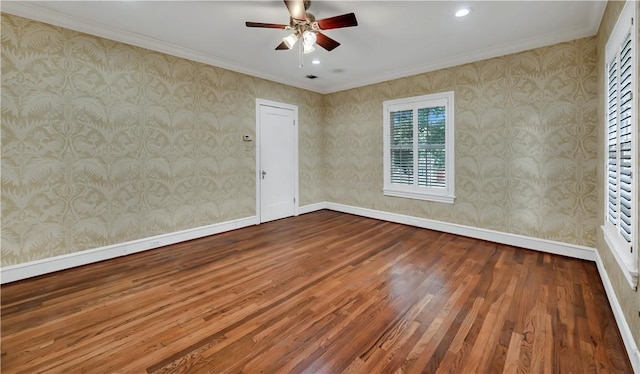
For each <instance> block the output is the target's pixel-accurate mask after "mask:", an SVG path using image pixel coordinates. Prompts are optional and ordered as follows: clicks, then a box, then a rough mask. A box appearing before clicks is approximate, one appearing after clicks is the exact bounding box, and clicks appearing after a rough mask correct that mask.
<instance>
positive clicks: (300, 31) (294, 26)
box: [246, 0, 358, 53]
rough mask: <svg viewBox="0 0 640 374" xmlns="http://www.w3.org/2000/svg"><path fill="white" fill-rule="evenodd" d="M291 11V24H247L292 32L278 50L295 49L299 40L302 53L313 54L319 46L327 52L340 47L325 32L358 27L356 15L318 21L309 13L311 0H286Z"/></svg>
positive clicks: (344, 15)
mask: <svg viewBox="0 0 640 374" xmlns="http://www.w3.org/2000/svg"><path fill="white" fill-rule="evenodd" d="M284 3H285V5H286V6H287V9H288V10H289V14H290V15H291V16H290V17H289V24H288V25H284V24H277V23H262V22H246V25H247V27H261V28H267V29H282V30H292V31H293V33H292V34H290V35H288V36H286V37H284V38H283V40H282V43H280V44H279V45H278V46H277V47H276V50H278V51H279V50H289V49H291V48H293V46H294V45H295V44H296V42H297V41H298V40H299V39H302V43H301V44H300V51H301V53H302V52H304V53H311V52H313V50H314V49H315V47H314V45H315V44H318V45H319V46H321V47H322V48H324V49H326V50H327V51H332V50H334V49H335V48H336V47H338V46H339V45H340V43H338V42H337V41H335V40H333V39H331V38H330V37H328V36H326V35H325V34H323V33H322V32H321V31H323V30H331V29H339V28H342V27H351V26H358V21H357V20H356V15H355V14H353V13H347V14H343V15H340V16H335V17H330V18H325V19H321V20H318V21H316V17H315V16H314V15H313V14H311V13H308V12H307V9H309V7H310V6H311V0H284Z"/></svg>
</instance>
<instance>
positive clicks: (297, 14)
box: [284, 0, 307, 21]
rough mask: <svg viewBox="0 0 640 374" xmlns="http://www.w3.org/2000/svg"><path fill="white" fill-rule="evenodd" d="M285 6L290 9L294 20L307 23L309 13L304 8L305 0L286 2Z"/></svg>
mask: <svg viewBox="0 0 640 374" xmlns="http://www.w3.org/2000/svg"><path fill="white" fill-rule="evenodd" d="M284 4H285V5H286V6H287V9H289V14H291V17H292V18H293V19H297V20H298V21H306V20H307V11H306V9H305V8H304V1H303V0H284Z"/></svg>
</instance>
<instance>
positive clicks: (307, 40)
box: [302, 31, 318, 47]
mask: <svg viewBox="0 0 640 374" xmlns="http://www.w3.org/2000/svg"><path fill="white" fill-rule="evenodd" d="M316 40H318V37H317V36H316V33H315V32H313V31H305V32H304V33H303V34H302V41H303V42H304V45H305V47H306V46H313V45H314V44H316Z"/></svg>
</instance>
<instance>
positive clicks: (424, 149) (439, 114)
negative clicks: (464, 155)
mask: <svg viewBox="0 0 640 374" xmlns="http://www.w3.org/2000/svg"><path fill="white" fill-rule="evenodd" d="M445 116H446V108H445V107H443V106H438V107H431V108H420V109H418V142H417V145H418V186H427V187H440V188H444V187H445V178H444V177H445V173H446V169H445V157H446V150H445V140H446V135H445Z"/></svg>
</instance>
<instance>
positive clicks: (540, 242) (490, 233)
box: [314, 203, 596, 261]
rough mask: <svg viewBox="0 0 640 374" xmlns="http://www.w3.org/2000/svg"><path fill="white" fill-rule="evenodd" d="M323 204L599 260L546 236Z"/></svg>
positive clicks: (589, 252) (592, 253) (587, 250)
mask: <svg viewBox="0 0 640 374" xmlns="http://www.w3.org/2000/svg"><path fill="white" fill-rule="evenodd" d="M314 205H319V204H314ZM324 207H325V208H326V209H331V210H335V211H338V212H343V213H349V214H355V215H358V216H363V217H369V218H375V219H380V220H383V221H389V222H395V223H402V224H404V225H409V226H416V227H421V228H424V229H430V230H436V231H442V232H447V233H450V234H456V235H462V236H468V237H471V238H476V239H482V240H487V241H491V242H495V243H500V244H506V245H512V246H514V247H521V248H527V249H533V250H535V251H540V252H546V253H553V254H556V255H562V256H567V257H573V258H579V259H582V260H589V261H595V259H596V250H595V249H594V248H589V247H584V246H580V245H575V244H567V243H562V242H557V241H553V240H546V239H537V238H532V237H528V236H523V235H517V234H510V233H505V232H501V231H494V230H487V229H482V228H477V227H471V226H464V225H458V224H455V223H448V222H442V221H435V220H432V219H427V218H419V217H413V216H406V215H403V214H397V213H389V212H383V211H380V210H373V209H367V208H359V207H355V206H351V205H343V204H336V203H325V205H324Z"/></svg>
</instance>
